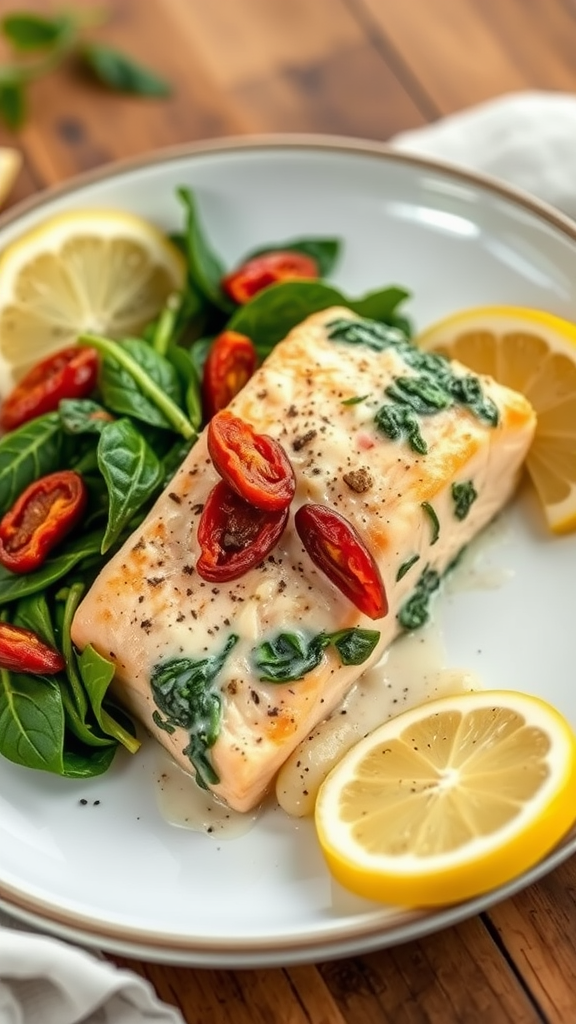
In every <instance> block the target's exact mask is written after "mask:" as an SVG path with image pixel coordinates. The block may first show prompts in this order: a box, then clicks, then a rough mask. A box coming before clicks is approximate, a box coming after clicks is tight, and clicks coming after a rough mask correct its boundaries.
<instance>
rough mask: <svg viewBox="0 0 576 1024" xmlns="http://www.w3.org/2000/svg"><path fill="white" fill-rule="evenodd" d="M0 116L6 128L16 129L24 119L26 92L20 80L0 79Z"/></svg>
mask: <svg viewBox="0 0 576 1024" xmlns="http://www.w3.org/2000/svg"><path fill="white" fill-rule="evenodd" d="M0 117H1V118H2V120H3V121H4V124H5V125H6V127H7V128H10V129H11V131H16V130H17V129H18V128H20V127H21V126H22V124H23V123H24V121H25V120H26V94H25V91H24V86H23V84H22V83H21V82H17V81H15V80H14V81H10V79H8V78H6V79H4V81H3V82H2V81H0Z"/></svg>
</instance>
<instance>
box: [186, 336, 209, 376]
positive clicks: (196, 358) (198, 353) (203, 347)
mask: <svg viewBox="0 0 576 1024" xmlns="http://www.w3.org/2000/svg"><path fill="white" fill-rule="evenodd" d="M214 337H215V336H214V335H210V336H209V337H206V338H198V339H197V340H196V341H195V342H193V344H192V345H191V346H190V348H189V349H188V353H189V355H190V359H191V360H192V363H193V365H194V369H195V370H196V375H197V377H198V380H199V381H201V380H202V377H203V376H204V363H205V362H206V359H207V358H208V353H209V351H210V347H211V345H212V342H213V341H214Z"/></svg>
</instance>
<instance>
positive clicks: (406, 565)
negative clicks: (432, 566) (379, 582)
mask: <svg viewBox="0 0 576 1024" xmlns="http://www.w3.org/2000/svg"><path fill="white" fill-rule="evenodd" d="M419 561H420V555H411V556H410V558H407V559H406V561H405V562H402V565H401V566H400V567H399V569H398V572H397V573H396V582H397V583H398V582H399V580H401V579H403V577H404V576H405V575H406V573H407V572H408V570H409V569H411V568H412V566H413V565H416V562H419Z"/></svg>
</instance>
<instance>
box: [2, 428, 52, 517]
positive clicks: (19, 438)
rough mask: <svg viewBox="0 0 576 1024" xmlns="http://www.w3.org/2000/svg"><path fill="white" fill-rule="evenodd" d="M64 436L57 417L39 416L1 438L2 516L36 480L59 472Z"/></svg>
mask: <svg viewBox="0 0 576 1024" xmlns="http://www.w3.org/2000/svg"><path fill="white" fill-rule="evenodd" d="M63 462H64V434H63V433H62V428H61V424H60V418H59V416H58V413H56V412H51V413H48V414H47V415H46V416H39V417H37V418H36V419H34V420H30V422H29V423H25V424H24V425H23V426H21V427H18V429H17V430H12V431H10V433H8V434H5V435H4V437H2V438H0V515H4V513H5V512H6V511H7V510H8V509H9V508H11V507H12V505H13V504H14V502H15V501H16V498H17V497H18V496H19V495H20V494H21V493H22V491H23V490H24V489H25V488H26V487H28V485H29V484H31V483H32V482H33V481H34V480H37V479H38V478H39V477H41V476H44V475H45V474H46V473H53V472H54V471H55V470H57V469H60V468H61V466H62V464H63Z"/></svg>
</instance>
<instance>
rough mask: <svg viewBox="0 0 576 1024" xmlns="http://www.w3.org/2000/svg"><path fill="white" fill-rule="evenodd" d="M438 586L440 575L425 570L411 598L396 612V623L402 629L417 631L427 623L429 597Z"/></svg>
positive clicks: (434, 571) (431, 570)
mask: <svg viewBox="0 0 576 1024" xmlns="http://www.w3.org/2000/svg"><path fill="white" fill-rule="evenodd" d="M439 586H440V574H439V573H437V572H436V570H435V569H428V568H427V569H425V570H424V572H423V573H422V575H421V577H420V579H419V580H418V583H417V584H416V586H415V588H414V590H413V591H412V594H411V596H410V597H409V598H408V600H407V601H405V603H404V604H403V605H402V607H401V609H400V611H399V612H398V621H399V623H400V625H401V626H403V627H404V629H418V628H419V627H420V626H423V625H424V623H425V622H428V618H429V615H430V611H429V606H430V597H431V596H432V594H433V593H434V591H435V590H438V587H439Z"/></svg>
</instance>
